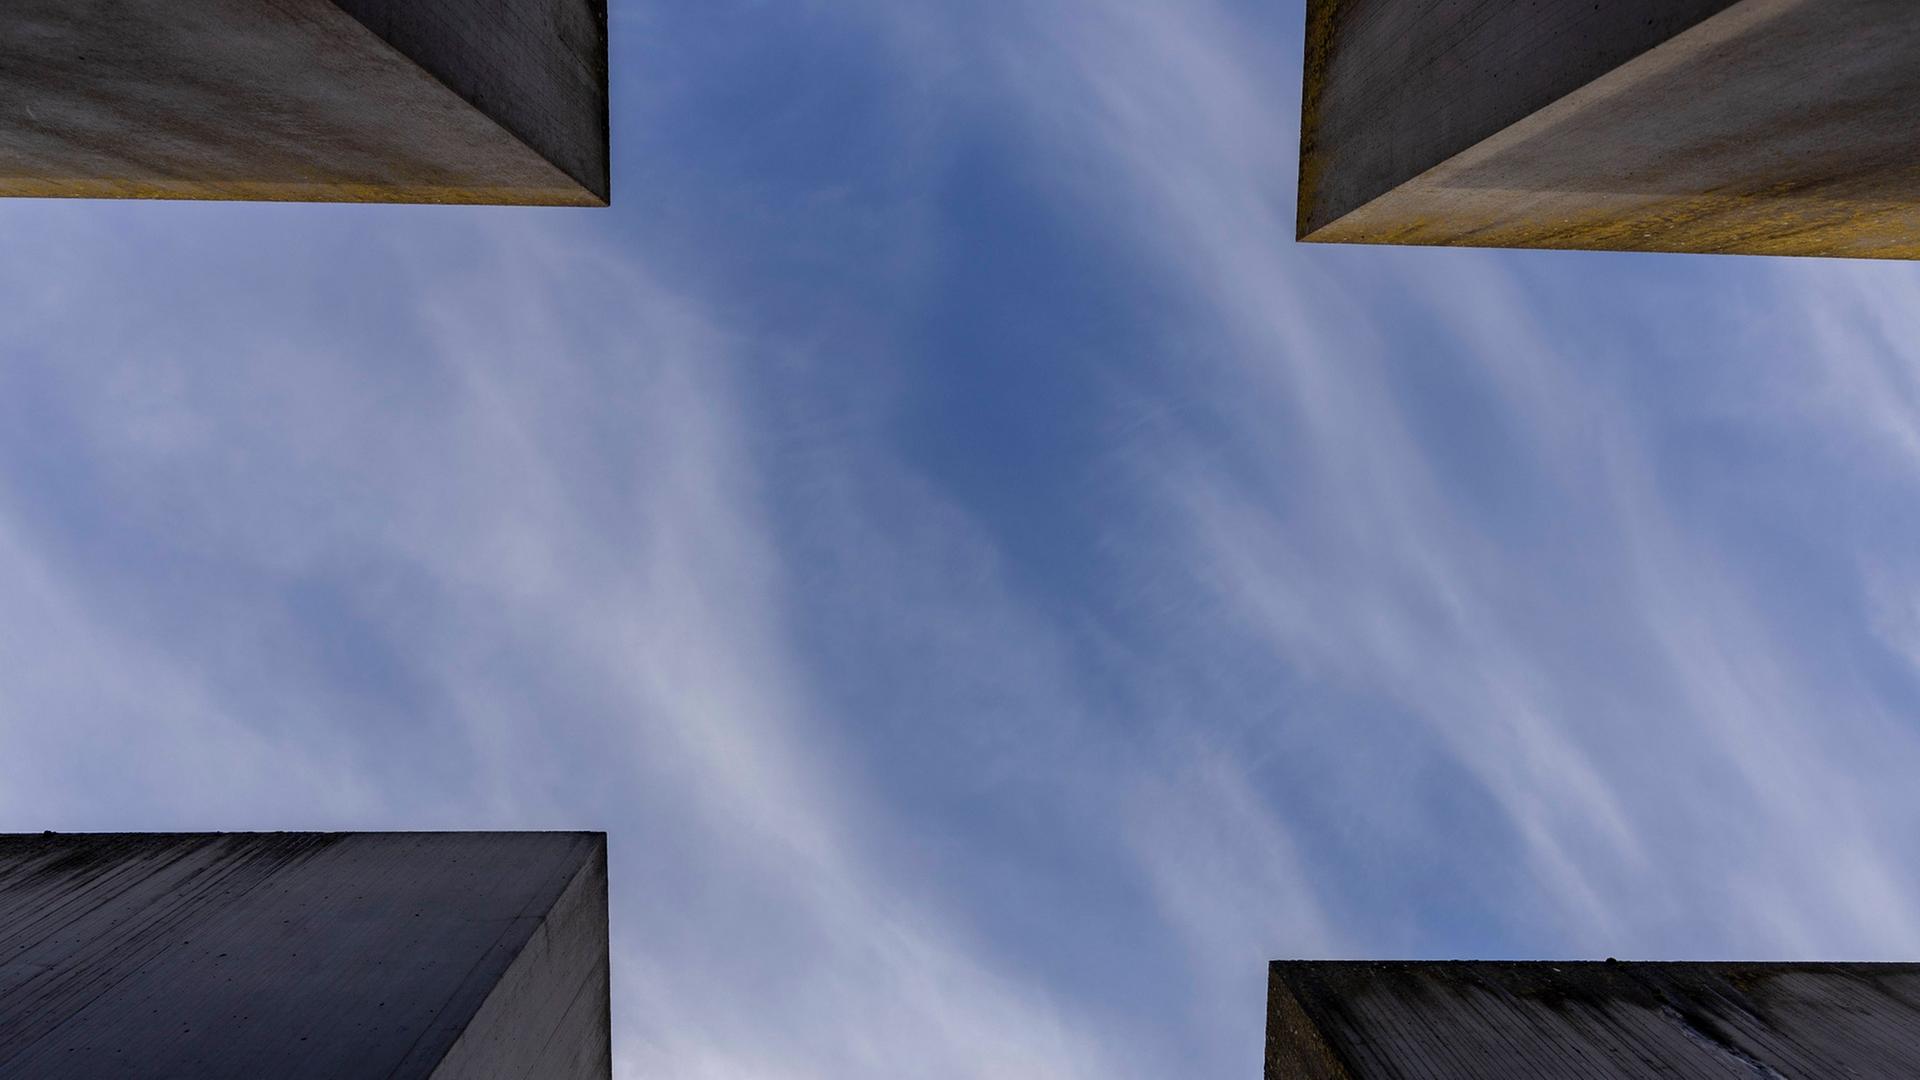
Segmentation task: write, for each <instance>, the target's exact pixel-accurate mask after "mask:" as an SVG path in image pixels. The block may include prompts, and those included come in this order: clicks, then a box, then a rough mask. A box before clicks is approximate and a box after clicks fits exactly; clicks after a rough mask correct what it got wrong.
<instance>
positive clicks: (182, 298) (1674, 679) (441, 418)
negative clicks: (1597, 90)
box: [0, 0, 1920, 1080]
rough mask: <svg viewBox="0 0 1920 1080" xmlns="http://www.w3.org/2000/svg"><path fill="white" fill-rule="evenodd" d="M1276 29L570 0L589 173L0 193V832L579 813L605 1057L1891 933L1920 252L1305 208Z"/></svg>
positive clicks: (897, 5) (1913, 896)
mask: <svg viewBox="0 0 1920 1080" xmlns="http://www.w3.org/2000/svg"><path fill="white" fill-rule="evenodd" d="M1303 21H1304V18H1303V12H1302V10H1301V6H1300V3H1299V0H1291V2H1283V3H1268V2H1264V0H1179V2H1177V3H1176V2H1172V0H1166V2H1162V0H1138V2H1135V3H1126V4H1117V3H1112V2H1111V0H1002V2H999V3H992V4H981V3H969V2H961V0H831V2H827V0H785V2H782V3H767V2H763V0H701V2H699V3H678V4H676V3H654V2H651V0H615V3H614V10H613V16H612V37H613V40H612V58H613V93H614V121H615V122H614V153H615V168H614V185H615V191H614V206H613V208H612V209H610V210H597V211H596V210H586V211H582V210H543V209H498V208H421V207H368V206H290V205H204V204H185V203H181V204H162V203H107V202H53V201H31V200H15V201H6V202H0V828H4V829H5V830H7V831H37V830H41V829H55V830H61V831H82V830H112V829H130V830H162V829H192V830H199V829H210V830H215V829H217V830H229V829H231V830H253V829H393V828H406V829H440V828H463V829H464V828H487V829H493V828H499V829H507V828H591V829H605V830H607V832H608V833H609V836H610V845H611V846H610V861H611V873H612V895H613V910H612V933H613V950H614V991H613V992H614V1029H615V1030H614V1039H615V1054H616V1071H617V1073H618V1075H620V1076H621V1077H653V1076H663V1077H664V1076H672V1077H689V1078H696V1080H729V1078H736V1077H739V1078H746V1077H754V1078H759V1077H774V1078H781V1077H793V1078H811V1077H820V1078H829V1077H832V1078H840V1077H868V1076H871V1077H927V1078H963V1077H1014V1076H1018V1077H1102V1078H1108V1077H1115V1078H1125V1077H1143V1078H1145V1077H1165V1076H1190V1077H1221V1078H1227V1077H1243V1076H1251V1075H1254V1074H1255V1072H1256V1071H1257V1070H1258V1068H1259V1067H1260V1061H1261V1058H1262V1053H1263V1045H1262V1027H1263V1024H1264V995H1265V965H1266V962H1267V961H1269V960H1271V959H1276V958H1321V957H1340V958H1371V957H1394V958H1452V957H1480V958H1551V957H1566V958H1597V957H1603V956H1619V957H1622V958H1629V957H1631V958H1648V959H1657V958H1694V959H1721V958H1725V959H1734V958H1739V959H1807V958H1818V959H1859V960H1870V959H1896V958H1898V959H1912V958H1913V957H1914V955H1915V953H1916V950H1920V905H1917V904H1916V901H1920V859H1916V858H1915V857H1914V856H1915V841H1914V839H1913V838H1914V837H1915V836H1916V835H1920V784H1916V783H1915V782H1914V780H1913V778H1914V777H1915V776H1916V775H1920V542H1916V541H1920V272H1917V271H1916V270H1915V268H1914V267H1912V266H1910V265H1905V264H1894V263H1888V264H1866V263H1843V262H1833V261H1823V260H1776V259H1753V258H1729V257H1700V256H1648V255H1607V254H1580V253H1547V252H1486V251H1469V250H1411V249H1390V248H1336V247H1312V246H1299V245H1296V244H1295V243H1294V242H1293V239H1292V236H1293V206H1294V180H1295V176H1294V173H1295V158H1296V154H1297V136H1298V119H1297V112H1298V106H1299V85H1298V83H1299V55H1300V48H1301V41H1300V34H1301V26H1302V24H1303Z"/></svg>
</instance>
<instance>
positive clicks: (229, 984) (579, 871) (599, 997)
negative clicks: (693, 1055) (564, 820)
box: [0, 833, 612, 1080]
mask: <svg viewBox="0 0 1920 1080" xmlns="http://www.w3.org/2000/svg"><path fill="white" fill-rule="evenodd" d="M608 986H609V983H608V955H607V862H606V836H605V834H603V833H271V834H242V833H231V834H120V835H112V834H102V835H52V834H47V835H35V836H0V1076H7V1077H14V1076H18V1077H34V1078H36V1080H97V1078H105V1077H114V1078H125V1080H162V1078H178V1077H194V1078H196V1080H259V1078H261V1077H274V1078H276V1080H282V1078H284V1080H303V1078H310V1080H322V1078H325V1080H337V1078H340V1077H384V1078H387V1080H469V1078H472V1080H478V1078H481V1077H504V1076H515V1077H534V1076H537V1077H543V1078H544V1077H551V1078H553V1080H607V1078H608V1077H609V1076H610V1075H611V1072H612V1056H611V1048H610V1045H609V1032H610V1030H611V1024H610V1017H609V1013H608V1007H609V999H608Z"/></svg>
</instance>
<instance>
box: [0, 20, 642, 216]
mask: <svg viewBox="0 0 1920 1080" xmlns="http://www.w3.org/2000/svg"><path fill="white" fill-rule="evenodd" d="M607 161H608V141H607V82H606V4H605V0H459V2H458V3H454V2H453V0H338V2H336V0H4V2H0V195H15V196H70V197H94V198H193V199H293V200H315V201H351V202H448V203H518V204H534V205H565V206H604V205H606V203H607V199H608V193H609V181H608V166H607Z"/></svg>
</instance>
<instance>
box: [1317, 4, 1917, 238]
mask: <svg viewBox="0 0 1920 1080" xmlns="http://www.w3.org/2000/svg"><path fill="white" fill-rule="evenodd" d="M1307 18H1308V26H1307V55H1306V65H1305V72H1306V83H1305V91H1304V97H1303V114H1302V121H1301V148H1300V204H1299V236H1300V238H1301V239H1302V240H1307V241H1315V242H1331V243H1384V244H1451V245H1463V246H1472V247H1533V248H1586V249H1608V250H1629V251H1690V252H1725V253H1743V254H1767V255H1832V256H1847V257H1863V258H1916V257H1920V139H1916V138H1915V131H1916V130H1917V129H1920V111H1917V109H1920V104H1917V103H1920V62H1916V59H1915V58H1916V57H1920V3H1915V2H1913V0H1607V2H1606V3H1571V2H1569V3H1535V2H1528V3H1518V2H1515V0H1308V14H1307Z"/></svg>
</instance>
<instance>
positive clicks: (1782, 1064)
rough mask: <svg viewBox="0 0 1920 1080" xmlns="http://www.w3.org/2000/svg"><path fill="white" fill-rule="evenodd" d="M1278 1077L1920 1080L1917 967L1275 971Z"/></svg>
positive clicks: (1299, 964) (1272, 1027) (1562, 965)
mask: <svg viewBox="0 0 1920 1080" xmlns="http://www.w3.org/2000/svg"><path fill="white" fill-rule="evenodd" d="M1266 1075H1267V1080H1386V1078H1389V1077H1393V1078H1401V1077H1442V1076H1446V1077H1528V1078H1530V1080H1593V1078H1598V1077H1606V1078H1610V1080H1690V1078H1695V1077H1697V1078H1700V1080H1708V1078H1726V1080H1733V1078H1739V1077H1756V1078H1758V1077H1813V1076H1822V1077H1826V1076H1832V1077H1840V1076H1863V1077H1864V1076H1886V1077H1892V1076H1920V964H1749V963H1617V962H1615V961H1612V960H1607V961H1585V962H1560V961H1552V962H1532V963H1503V962H1492V961H1461V962H1410V963H1380V962H1370V961H1353V962H1339V961H1277V962H1275V963H1274V964H1273V965H1272V967H1271V969H1270V970H1269V975H1268V989H1267V1067H1266Z"/></svg>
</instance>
